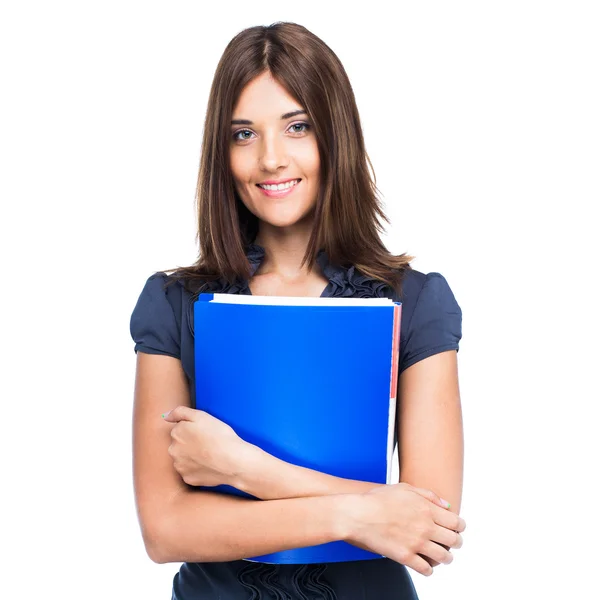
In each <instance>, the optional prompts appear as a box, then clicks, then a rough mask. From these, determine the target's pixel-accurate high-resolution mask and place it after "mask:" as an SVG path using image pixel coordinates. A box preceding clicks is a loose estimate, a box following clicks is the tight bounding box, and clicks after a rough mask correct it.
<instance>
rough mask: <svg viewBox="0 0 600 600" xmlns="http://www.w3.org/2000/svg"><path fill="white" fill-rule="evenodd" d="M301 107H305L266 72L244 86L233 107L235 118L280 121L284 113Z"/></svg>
mask: <svg viewBox="0 0 600 600" xmlns="http://www.w3.org/2000/svg"><path fill="white" fill-rule="evenodd" d="M300 108H303V107H302V106H300V104H299V103H298V102H297V101H296V100H295V99H294V98H293V97H292V96H290V94H289V93H288V92H287V90H286V89H285V88H284V87H283V86H282V85H281V84H279V83H278V82H277V81H276V80H275V79H273V76H272V75H271V74H270V73H269V72H266V73H263V74H262V75H259V76H258V77H256V78H254V79H253V80H252V81H251V82H250V83H248V84H247V85H246V87H244V89H243V90H242V92H241V94H240V96H239V98H238V100H237V102H236V104H235V106H234V108H233V118H234V119H251V120H252V121H260V120H277V121H279V120H280V118H281V115H282V114H284V113H286V112H291V111H293V110H298V109H300Z"/></svg>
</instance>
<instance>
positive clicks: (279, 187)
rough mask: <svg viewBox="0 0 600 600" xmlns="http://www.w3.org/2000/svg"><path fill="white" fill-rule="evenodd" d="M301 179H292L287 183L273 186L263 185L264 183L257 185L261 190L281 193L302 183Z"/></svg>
mask: <svg viewBox="0 0 600 600" xmlns="http://www.w3.org/2000/svg"><path fill="white" fill-rule="evenodd" d="M300 181H301V179H292V180H290V181H286V182H285V183H279V184H271V185H263V184H262V183H257V184H256V186H257V187H259V188H260V189H261V190H265V191H268V192H281V191H284V190H289V189H292V188H293V187H295V186H297V185H298V184H299V183H300Z"/></svg>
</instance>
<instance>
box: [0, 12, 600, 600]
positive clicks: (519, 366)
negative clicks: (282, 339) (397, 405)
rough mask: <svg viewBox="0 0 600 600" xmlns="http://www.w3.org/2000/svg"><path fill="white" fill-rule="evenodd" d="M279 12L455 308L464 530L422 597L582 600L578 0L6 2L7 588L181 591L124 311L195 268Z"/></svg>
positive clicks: (591, 475) (591, 318)
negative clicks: (228, 115) (250, 37)
mask: <svg viewBox="0 0 600 600" xmlns="http://www.w3.org/2000/svg"><path fill="white" fill-rule="evenodd" d="M208 6H210V9H209V8H207V7H208ZM392 7H393V8H392ZM278 20H289V21H296V22H298V23H301V24H303V25H305V26H306V27H308V28H309V29H310V30H312V31H313V32H314V33H315V34H317V35H318V36H320V37H321V38H322V39H323V40H324V41H325V42H326V43H327V44H328V45H329V46H330V47H331V48H332V49H333V50H334V51H335V52H336V53H337V55H338V56H339V57H340V59H341V60H342V62H343V64H344V65H345V67H346V69H347V71H348V74H349V76H350V79H351V82H352V84H353V87H354V90H355V93H356V98H357V102H358V106H359V110H360V112H361V115H362V120H363V127H364V132H365V136H366V141H367V148H368V151H369V154H370V156H371V159H372V161H373V163H374V166H375V171H376V174H377V183H378V185H379V188H380V190H381V192H382V194H383V198H384V201H385V206H386V210H387V213H388V215H389V217H390V219H391V221H392V226H391V227H390V228H389V231H388V236H387V238H386V243H387V244H388V247H389V248H390V249H391V250H393V251H395V252H398V253H399V252H403V251H407V252H409V253H411V254H413V255H416V257H417V258H416V260H415V262H414V267H415V268H417V269H419V270H421V271H425V272H429V271H439V272H441V273H442V274H443V275H444V276H445V277H446V278H447V280H448V282H449V283H450V285H451V287H452V289H453V290H454V293H455V295H456V298H457V299H458V301H459V303H460V305H461V307H462V309H463V315H464V322H463V334H464V337H463V341H462V344H461V351H460V353H459V361H460V372H461V390H462V401H463V411H464V426H465V444H466V457H465V483H464V495H463V505H462V510H461V515H462V516H463V517H464V518H465V520H466V521H467V530H466V531H465V533H464V540H465V543H464V546H463V548H462V549H460V550H457V551H455V552H454V554H455V560H454V562H453V563H452V564H451V565H449V566H444V565H442V566H440V567H437V568H436V570H435V572H434V575H433V576H432V577H429V578H425V577H423V576H421V575H419V574H417V573H415V572H414V571H411V574H412V576H413V580H414V581H415V585H416V587H417V590H418V592H419V595H420V597H421V599H422V600H432V599H434V598H435V599H437V598H444V599H445V600H452V599H464V598H469V599H471V598H473V599H477V600H480V599H483V598H485V599H486V600H495V599H505V598H553V599H554V598H556V599H558V598H586V599H587V598H593V597H596V598H597V597H598V596H597V594H598V584H597V582H595V581H594V579H593V577H592V573H593V570H594V568H595V566H596V563H597V556H598V549H597V544H598V539H599V538H600V535H599V533H600V532H599V528H598V501H599V499H600V498H599V496H598V494H597V482H598V465H597V463H598V458H599V448H598V442H597V438H598V435H597V433H596V430H597V426H598V418H597V416H596V417H595V416H594V414H596V415H597V412H596V410H595V409H596V408H597V403H598V400H600V394H599V391H598V384H597V378H596V373H597V369H598V359H599V358H600V356H599V352H598V337H599V335H600V331H599V319H598V310H597V298H598V295H597V293H596V292H595V289H597V288H596V286H597V263H598V243H597V241H596V240H595V239H594V238H595V237H596V236H597V229H598V220H597V217H596V218H592V212H593V210H594V209H595V208H596V206H595V205H597V204H598V202H599V200H600V189H599V188H600V185H599V172H598V171H599V164H600V162H599V160H600V118H599V115H600V110H599V108H598V107H600V89H599V72H600V65H599V62H600V60H599V57H600V43H599V37H600V36H599V35H598V32H599V31H600V19H599V18H598V9H597V3H595V2H579V1H576V0H571V1H570V2H566V1H564V2H556V1H545V2H541V1H540V2H534V1H528V0H520V1H512V0H505V1H503V2H481V1H479V2H478V1H471V2H467V1H461V0H457V1H455V2H441V1H438V2H418V3H415V2H410V3H409V2H400V3H389V4H388V3H384V2H377V1H373V0H371V1H369V2H366V3H361V4H352V3H347V2H307V1H304V2H302V3H289V6H288V5H287V3H283V2H231V1H230V2H221V3H214V4H213V3H200V2H180V1H171V2H166V1H165V2H134V1H128V0H121V1H119V2H114V1H106V0H105V1H103V2H89V1H88V2H85V1H79V2H65V1H55V2H25V1H21V2H18V1H14V2H4V3H2V8H1V12H0V61H1V72H0V75H1V85H2V88H3V91H2V94H1V96H0V102H1V104H2V106H1V110H0V120H1V121H0V125H1V128H0V138H1V139H0V145H1V150H0V152H1V155H0V158H1V163H0V169H1V173H2V175H1V186H2V187H1V190H0V192H1V196H0V197H1V210H2V218H1V219H0V227H1V231H0V233H1V236H0V239H1V244H2V253H1V256H2V265H3V269H2V289H3V292H2V311H1V314H2V354H3V358H2V366H3V375H2V378H1V381H2V409H3V416H4V419H3V421H4V425H3V427H2V436H1V443H2V448H1V460H2V494H1V495H0V502H1V503H2V517H3V519H2V528H1V538H2V543H1V545H0V546H1V550H0V551H1V552H2V557H1V560H2V562H1V565H2V566H1V568H0V570H1V573H2V575H1V583H0V586H1V589H0V596H2V597H3V598H27V599H29V598H31V599H34V598H35V599H37V598H45V597H60V598H63V599H67V598H73V599H76V598H77V599H79V598H86V600H92V599H96V598H97V599H102V600H105V599H107V598H116V599H121V598H122V599H124V600H125V599H138V598H139V599H144V600H153V599H156V600H165V599H167V598H169V597H170V591H171V581H172V578H173V575H174V574H175V572H176V571H177V569H178V568H179V564H165V565H157V564H155V563H153V562H152V561H150V559H149V558H148V557H147V556H146V554H145V550H144V546H143V544H142V539H141V535H140V531H139V526H138V523H137V517H136V513H135V506H134V500H133V489H132V476H131V412H132V393H133V378H134V366H135V355H134V352H133V342H132V340H131V338H130V336H129V317H130V314H131V311H132V310H133V307H134V305H135V302H136V300H137V297H138V295H139V293H140V291H141V289H142V287H143V284H144V282H145V280H146V278H147V277H148V276H149V275H150V274H151V273H153V272H154V271H157V270H162V269H168V268H171V267H174V266H177V265H186V264H191V263H192V262H193V261H194V260H195V257H196V246H195V242H194V235H195V229H194V226H195V221H194V219H195V217H194V188H195V182H196V176H197V166H198V161H199V148H200V141H201V134H202V124H203V118H204V113H205V108H206V101H207V97H208V91H209V87H210V84H211V80H212V75H213V73H214V69H215V67H216V64H217V61H218V59H219V57H220V55H221V53H222V51H223V50H224V48H225V46H226V44H227V42H228V41H229V40H230V39H231V37H233V35H235V34H236V33H237V32H238V31H240V30H241V29H244V28H245V27H249V26H252V25H259V24H260V25H267V24H270V23H272V22H274V21H278ZM84 589H85V591H81V590H84ZM11 590H12V591H11Z"/></svg>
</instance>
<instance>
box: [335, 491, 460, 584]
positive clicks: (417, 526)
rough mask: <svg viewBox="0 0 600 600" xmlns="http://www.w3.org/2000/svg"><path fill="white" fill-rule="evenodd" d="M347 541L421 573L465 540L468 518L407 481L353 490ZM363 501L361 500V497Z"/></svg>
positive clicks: (446, 557) (449, 559)
mask: <svg viewBox="0 0 600 600" xmlns="http://www.w3.org/2000/svg"><path fill="white" fill-rule="evenodd" d="M353 497H354V498H355V501H354V502H353V505H352V507H351V509H350V518H351V521H350V528H349V530H348V535H347V536H346V537H345V538H344V539H345V541H347V542H349V543H351V544H354V545H355V546H359V547H361V548H364V549H366V550H370V551H371V552H377V553H378V554H382V555H383V556H385V557H387V558H390V559H392V560H395V561H396V562H399V563H401V564H403V565H406V566H407V567H410V568H411V569H414V570H415V571H417V572H418V573H421V574H422V575H426V576H427V575H431V574H432V573H433V566H432V565H431V564H430V563H429V560H430V559H431V560H432V562H434V563H436V564H439V563H445V564H449V563H451V562H452V560H453V556H452V554H451V553H450V552H449V550H448V549H449V548H460V547H461V546H462V544H463V540H462V537H461V535H460V532H462V531H464V530H465V527H466V523H465V521H464V519H462V518H461V517H459V516H458V515H457V514H455V513H453V512H450V511H449V510H447V509H446V508H443V507H442V505H441V501H440V499H439V497H438V496H437V495H436V494H434V493H433V492H431V491H430V490H425V489H422V488H416V487H414V486H412V485H410V484H408V483H397V484H394V485H387V486H379V487H376V488H374V489H372V490H369V491H368V492H364V493H362V494H356V495H353ZM356 500H358V502H356Z"/></svg>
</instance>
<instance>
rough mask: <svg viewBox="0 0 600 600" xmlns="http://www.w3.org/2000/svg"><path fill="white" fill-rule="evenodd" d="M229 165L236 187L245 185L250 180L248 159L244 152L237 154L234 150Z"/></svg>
mask: <svg viewBox="0 0 600 600" xmlns="http://www.w3.org/2000/svg"><path fill="white" fill-rule="evenodd" d="M229 164H230V165H231V174H232V175H233V178H234V180H235V183H236V185H244V184H245V183H246V182H247V181H248V180H249V178H250V167H249V164H248V157H247V156H245V155H244V153H242V152H236V151H235V149H234V150H232V151H231V153H230V155H229Z"/></svg>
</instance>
